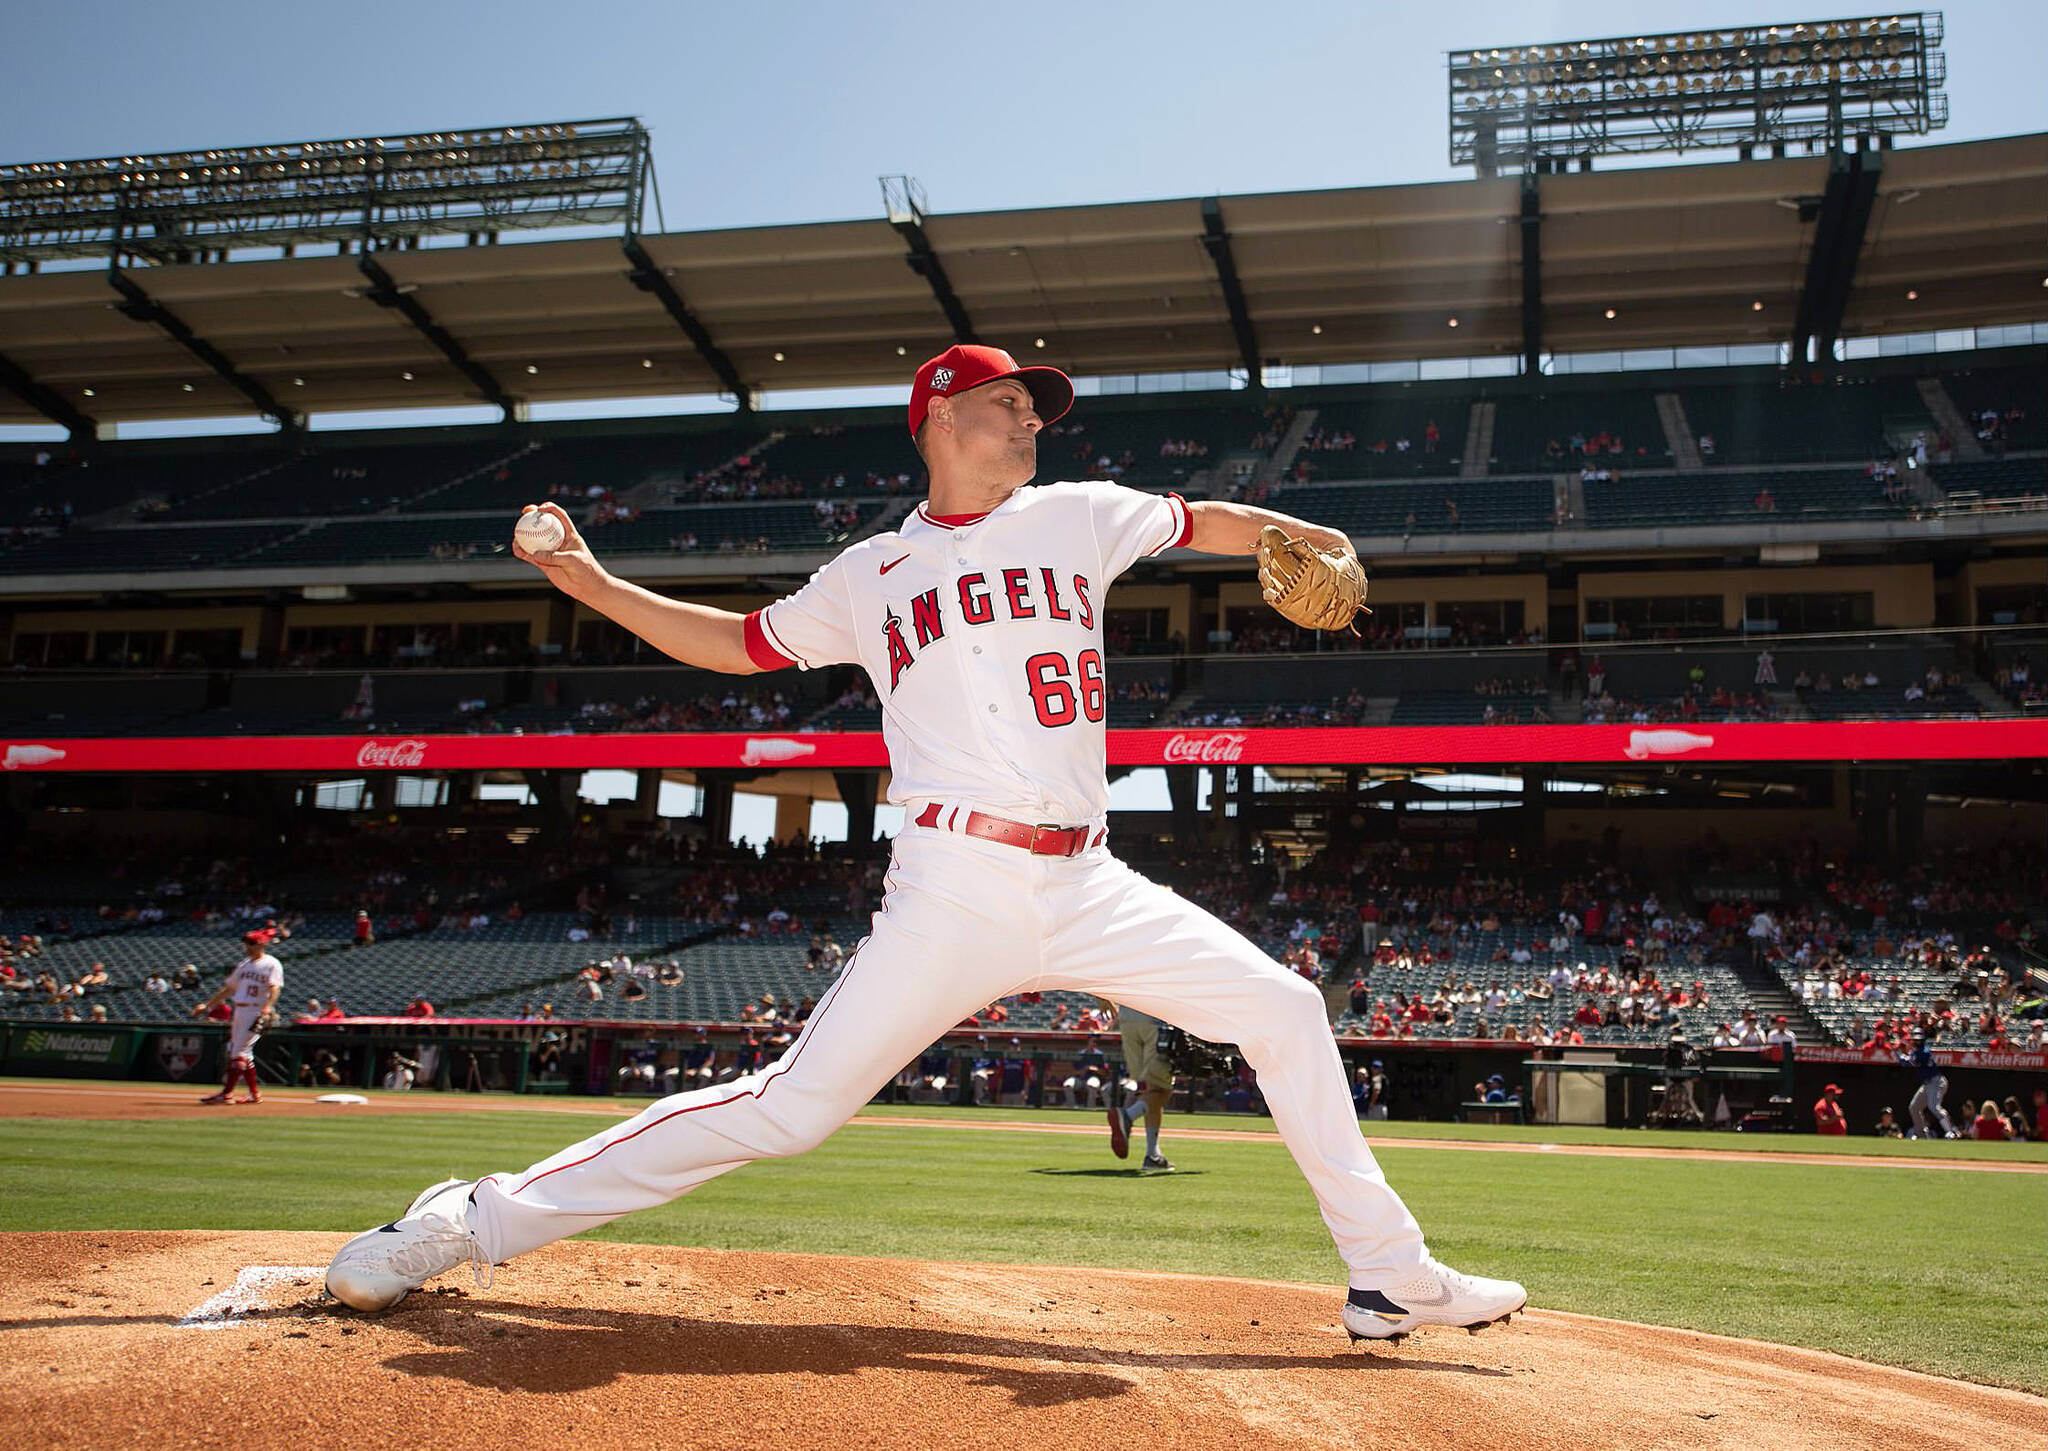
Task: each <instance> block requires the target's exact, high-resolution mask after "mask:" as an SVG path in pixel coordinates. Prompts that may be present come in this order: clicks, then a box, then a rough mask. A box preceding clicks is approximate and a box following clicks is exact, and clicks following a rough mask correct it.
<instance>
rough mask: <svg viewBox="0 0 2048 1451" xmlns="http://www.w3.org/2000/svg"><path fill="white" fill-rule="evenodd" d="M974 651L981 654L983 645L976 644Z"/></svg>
mask: <svg viewBox="0 0 2048 1451" xmlns="http://www.w3.org/2000/svg"><path fill="white" fill-rule="evenodd" d="M974 653H975V654H977V655H979V654H980V653H981V646H979V645H976V646H975V647H974Z"/></svg>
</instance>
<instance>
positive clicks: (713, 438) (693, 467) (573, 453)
mask: <svg viewBox="0 0 2048 1451" xmlns="http://www.w3.org/2000/svg"><path fill="white" fill-rule="evenodd" d="M765 431H766V427H765V425H753V426H748V427H745V428H715V429H709V430H702V431H698V432H693V433H653V434H628V435H622V436H618V437H607V438H551V439H545V440H538V441H535V442H532V443H526V444H522V445H518V446H516V447H507V448H505V449H504V450H502V452H503V453H505V454H507V455H509V456H508V457H503V458H499V459H495V460H492V461H490V462H488V463H486V464H485V465H484V466H483V467H481V468H477V469H474V470H473V471H471V472H470V473H469V475H468V476H467V477H455V478H454V480H453V481H452V482H447V483H443V484H441V485H439V486H438V487H435V488H430V489H427V490H424V491H423V492H421V493H419V494H417V495H415V496H414V497H413V498H412V499H411V500H409V501H408V502H407V503H406V504H405V505H404V506H403V507H404V509H405V510H406V511H408V512H413V513H418V512H427V511H431V512H434V513H453V512H456V511H459V510H465V509H500V510H506V511H510V510H515V509H517V508H518V507H519V506H520V505H521V504H537V503H540V502H541V501H542V500H545V499H549V498H552V499H554V500H555V502H556V503H558V504H560V505H562V507H563V508H565V509H567V510H568V511H569V512H570V514H572V515H574V516H576V517H578V518H580V517H582V512H581V511H582V510H583V507H584V505H585V503H586V502H587V500H588V499H589V497H590V490H592V489H601V490H609V491H610V492H611V493H613V494H614V495H623V494H625V493H626V492H627V491H628V490H630V489H632V488H634V487H636V486H637V485H639V484H641V483H643V482H645V481H647V480H650V479H654V480H673V481H676V482H682V481H685V480H687V479H689V478H690V477H691V476H692V475H695V474H697V473H700V472H702V471H704V470H706V469H713V468H717V467H718V466H719V465H720V464H723V463H725V462H727V461H728V460H730V459H731V458H732V457H734V455H736V454H738V453H740V452H742V451H743V450H745V449H746V448H747V447H749V446H750V445H751V444H752V443H753V442H754V441H756V440H757V439H758V438H759V437H760V436H761V435H762V434H763V433H764V432H765ZM664 497H665V496H664Z"/></svg>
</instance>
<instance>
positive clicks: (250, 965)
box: [228, 952, 284, 1008]
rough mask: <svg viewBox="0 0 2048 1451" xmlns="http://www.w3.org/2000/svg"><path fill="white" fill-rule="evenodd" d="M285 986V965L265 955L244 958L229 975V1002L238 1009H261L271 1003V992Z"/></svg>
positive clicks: (267, 954)
mask: <svg viewBox="0 0 2048 1451" xmlns="http://www.w3.org/2000/svg"><path fill="white" fill-rule="evenodd" d="M283 986H284V964H283V963H281V962H279V961H278V960H277V959H276V958H274V957H272V956H271V955H270V954H269V953H267V952H266V953H264V954H263V955H262V956H261V957H248V958H244V959H243V960H242V961H241V962H239V963H237V964H235V970H234V971H233V972H231V973H229V974H228V987H229V992H228V1001H229V1002H231V1003H233V1004H234V1005H235V1006H236V1007H238V1008H260V1007H262V1006H263V1005H264V1004H265V1003H268V1002H269V1001H270V990H271V989H272V988H281V987H283Z"/></svg>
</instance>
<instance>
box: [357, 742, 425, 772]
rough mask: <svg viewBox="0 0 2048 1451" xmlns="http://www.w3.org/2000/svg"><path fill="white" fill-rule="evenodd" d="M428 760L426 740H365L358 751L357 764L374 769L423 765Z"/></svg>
mask: <svg viewBox="0 0 2048 1451" xmlns="http://www.w3.org/2000/svg"><path fill="white" fill-rule="evenodd" d="M426 761H427V743H426V742H425V741H390V742H382V743H380V742H378V741H364V742H363V748H362V749H361V750H360V751H357V752H356V764H357V765H358V766H365V767H369V768H371V769H373V770H392V769H394V768H406V767H412V766H423V765H425V764H426Z"/></svg>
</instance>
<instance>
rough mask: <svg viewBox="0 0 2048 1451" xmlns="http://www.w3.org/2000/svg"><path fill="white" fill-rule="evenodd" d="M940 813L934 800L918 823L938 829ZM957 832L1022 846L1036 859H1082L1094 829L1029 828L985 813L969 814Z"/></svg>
mask: <svg viewBox="0 0 2048 1451" xmlns="http://www.w3.org/2000/svg"><path fill="white" fill-rule="evenodd" d="M940 814H941V813H940V808H939V803H938V802H936V801H934V802H932V803H931V804H930V805H929V806H927V807H925V809H924V810H923V811H922V812H920V813H919V814H918V818H917V824H918V825H919V826H937V825H938V824H939V816H940ZM953 829H954V830H955V831H960V832H965V833H966V834H967V835H968V836H979V837H984V838H986V839H987V840H989V841H999V842H1001V843H1002V844H1003V845H1004V846H1014V847H1021V848H1022V849H1023V850H1025V851H1028V852H1030V853H1031V854H1032V855H1033V856H1079V855H1080V854H1081V853H1082V852H1084V851H1086V850H1087V849H1088V836H1089V832H1090V830H1091V828H1089V827H1086V826H1045V825H1039V826H1027V825H1025V824H1024V823H1023V822H1021V821H1008V820H1005V819H1004V818H1003V817H1000V816H990V815H988V814H987V813H985V812H981V811H970V812H968V813H967V815H966V816H965V817H964V818H963V819H961V820H958V821H956V822H955V823H954V826H953Z"/></svg>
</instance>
